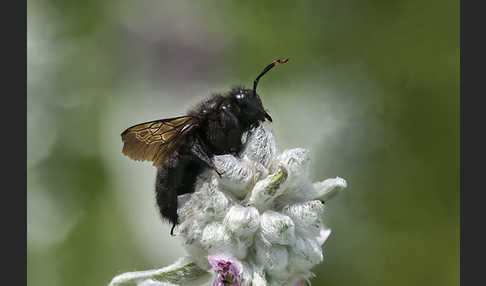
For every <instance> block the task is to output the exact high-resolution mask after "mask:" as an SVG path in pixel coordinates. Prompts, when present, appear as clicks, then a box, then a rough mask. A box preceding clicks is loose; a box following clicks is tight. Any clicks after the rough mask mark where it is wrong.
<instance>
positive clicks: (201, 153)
mask: <svg viewBox="0 0 486 286" xmlns="http://www.w3.org/2000/svg"><path fill="white" fill-rule="evenodd" d="M191 153H192V154H193V155H195V156H196V157H197V158H199V160H201V161H202V162H203V163H204V164H206V165H207V166H208V167H209V168H211V169H213V170H214V171H215V172H216V173H217V174H218V176H219V177H221V176H222V175H223V173H224V172H220V171H219V170H218V169H217V168H216V166H215V165H214V163H213V161H212V160H211V158H210V157H209V155H208V154H207V153H206V151H205V150H204V148H203V145H202V143H201V140H199V139H198V138H195V139H194V142H193V144H192V146H191Z"/></svg>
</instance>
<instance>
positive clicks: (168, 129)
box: [121, 116, 197, 166]
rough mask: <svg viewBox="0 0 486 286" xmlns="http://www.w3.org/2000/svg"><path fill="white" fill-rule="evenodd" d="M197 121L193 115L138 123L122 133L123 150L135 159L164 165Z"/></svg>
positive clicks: (155, 164)
mask: <svg viewBox="0 0 486 286" xmlns="http://www.w3.org/2000/svg"><path fill="white" fill-rule="evenodd" d="M196 123H197V122H196V119H195V118H193V117H191V116H181V117H175V118H168V119H162V120H155V121H150V122H145V123H141V124H137V125H135V126H132V127H130V128H128V129H127V130H125V131H123V133H122V134H121V137H122V141H123V143H124V145H123V150H122V152H123V154H125V155H127V156H128V157H130V158H132V159H133V160H137V161H153V165H154V166H159V165H162V164H164V163H165V162H166V161H167V159H168V158H169V156H170V154H172V153H173V152H174V151H175V150H176V149H177V147H178V146H179V145H180V143H181V142H182V139H183V138H184V136H185V135H186V134H187V132H189V130H191V129H192V128H193V127H194V126H196Z"/></svg>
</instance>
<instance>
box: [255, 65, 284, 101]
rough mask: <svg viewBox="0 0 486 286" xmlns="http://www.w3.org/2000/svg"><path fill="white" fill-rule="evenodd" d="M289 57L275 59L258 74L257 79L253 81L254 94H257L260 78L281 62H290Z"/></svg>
mask: <svg viewBox="0 0 486 286" xmlns="http://www.w3.org/2000/svg"><path fill="white" fill-rule="evenodd" d="M288 61H289V59H288V58H286V59H284V60H283V59H278V60H275V61H273V62H272V63H271V64H269V65H268V66H266V67H265V69H264V70H263V71H262V72H261V73H260V74H259V75H258V76H257V78H256V79H255V81H254V82H253V94H256V88H257V85H258V80H259V79H260V78H261V77H262V76H263V75H264V74H266V73H267V72H268V71H269V70H271V69H272V68H273V67H275V66H277V65H279V64H285V63H286V62H288Z"/></svg>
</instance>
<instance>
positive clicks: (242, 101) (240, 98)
mask: <svg viewBox="0 0 486 286" xmlns="http://www.w3.org/2000/svg"><path fill="white" fill-rule="evenodd" d="M232 93H233V98H234V101H235V102H236V104H237V105H238V107H239V109H240V112H241V113H240V114H241V115H242V116H244V117H245V118H247V119H248V120H249V121H252V122H255V121H265V119H267V120H269V121H270V122H271V121H272V117H270V115H269V114H268V113H267V112H266V111H265V108H264V107H263V104H262V101H261V100H260V97H259V96H258V94H256V93H254V92H253V90H251V89H246V88H238V89H234V90H233V92H232Z"/></svg>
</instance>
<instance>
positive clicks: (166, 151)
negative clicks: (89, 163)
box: [121, 59, 288, 235]
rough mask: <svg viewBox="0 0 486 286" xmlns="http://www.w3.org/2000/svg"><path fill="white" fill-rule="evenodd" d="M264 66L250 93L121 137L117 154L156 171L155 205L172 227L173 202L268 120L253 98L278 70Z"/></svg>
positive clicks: (240, 90) (218, 97) (217, 99)
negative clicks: (219, 157)
mask: <svg viewBox="0 0 486 286" xmlns="http://www.w3.org/2000/svg"><path fill="white" fill-rule="evenodd" d="M286 62H288V59H278V60H275V61H273V62H272V63H270V64H269V65H267V66H266V67H265V69H264V70H263V71H262V72H261V73H260V74H259V75H258V76H257V78H256V79H255V80H254V82H253V89H246V88H244V87H236V88H233V89H231V90H230V91H229V92H227V93H225V94H213V95H212V96H211V97H210V98H208V99H207V100H205V101H203V102H201V103H200V104H199V105H197V106H196V107H195V108H194V109H192V110H190V111H189V112H188V114H187V115H185V116H179V117H173V118H168V119H161V120H155V121H150V122H145V123H141V124H137V125H135V126H132V127H130V128H128V129H126V130H125V131H123V133H121V138H122V141H123V149H122V152H123V154H125V155H127V156H128V157H130V158H131V159H134V160H137V161H152V162H153V165H154V166H156V167H157V176H156V182H155V193H156V201H157V205H158V207H159V211H160V214H161V216H162V218H163V219H166V220H168V221H169V222H170V223H172V229H171V231H170V234H171V235H173V232H174V228H175V226H176V225H177V224H178V216H177V196H178V195H182V194H186V193H192V192H194V188H195V183H196V179H197V177H198V176H199V175H200V174H201V173H202V172H203V171H205V170H206V169H207V168H210V169H212V170H214V171H215V172H216V173H217V174H218V175H219V176H221V175H222V173H221V172H220V171H219V170H217V168H216V167H215V165H214V164H213V162H212V158H213V156H215V155H222V154H233V155H236V156H238V154H239V153H240V151H242V149H243V147H244V146H243V145H244V144H243V143H242V135H243V134H244V133H245V132H247V131H250V130H251V129H253V128H255V127H256V126H258V125H259V124H260V123H262V122H264V121H265V120H268V121H270V122H272V117H271V116H270V115H269V114H268V113H267V112H266V111H265V109H264V107H263V105H262V102H261V100H260V97H259V96H258V94H257V92H256V88H257V85H258V81H259V79H260V78H261V77H262V76H263V75H264V74H265V73H267V72H268V71H269V70H271V69H272V68H273V67H275V66H277V65H278V64H283V63H286Z"/></svg>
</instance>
